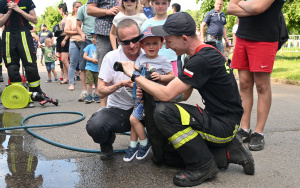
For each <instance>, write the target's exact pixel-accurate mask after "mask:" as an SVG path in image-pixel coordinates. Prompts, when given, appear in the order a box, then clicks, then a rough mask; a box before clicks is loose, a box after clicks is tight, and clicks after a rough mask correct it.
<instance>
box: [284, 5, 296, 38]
mask: <svg viewBox="0 0 300 188" xmlns="http://www.w3.org/2000/svg"><path fill="white" fill-rule="evenodd" d="M282 12H283V15H284V18H285V21H286V24H287V28H288V30H289V33H290V34H300V0H287V1H286V2H285V4H284V5H283V8H282Z"/></svg>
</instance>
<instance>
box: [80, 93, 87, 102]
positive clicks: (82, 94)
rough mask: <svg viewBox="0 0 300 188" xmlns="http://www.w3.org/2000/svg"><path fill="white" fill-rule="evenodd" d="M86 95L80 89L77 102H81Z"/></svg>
mask: <svg viewBox="0 0 300 188" xmlns="http://www.w3.org/2000/svg"><path fill="white" fill-rule="evenodd" d="M87 95H88V93H87V92H85V91H82V92H81V94H80V96H79V99H78V102H83V101H84V100H85V98H86V96H87Z"/></svg>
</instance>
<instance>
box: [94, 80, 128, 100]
mask: <svg viewBox="0 0 300 188" xmlns="http://www.w3.org/2000/svg"><path fill="white" fill-rule="evenodd" d="M123 86H125V87H132V86H133V84H132V81H131V80H130V79H129V80H122V81H120V82H119V83H116V84H114V85H110V83H107V82H104V81H103V80H102V79H101V78H98V93H99V97H100V98H101V99H103V98H105V97H107V96H108V95H110V94H112V93H114V92H115V91H117V90H118V89H119V88H121V87H123Z"/></svg>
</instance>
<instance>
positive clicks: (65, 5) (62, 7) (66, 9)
mask: <svg viewBox="0 0 300 188" xmlns="http://www.w3.org/2000/svg"><path fill="white" fill-rule="evenodd" d="M58 8H59V9H62V11H63V13H64V15H68V7H67V4H66V3H61V4H59V5H58Z"/></svg>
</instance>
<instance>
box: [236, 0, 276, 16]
mask: <svg viewBox="0 0 300 188" xmlns="http://www.w3.org/2000/svg"><path fill="white" fill-rule="evenodd" d="M274 1H275V0H252V1H240V2H239V3H238V5H239V6H240V7H241V8H242V9H244V10H245V11H247V12H249V13H250V14H252V15H258V14H261V13H263V12H265V11H266V10H267V9H268V8H269V7H270V6H271V5H272V3H273V2H274Z"/></svg>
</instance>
